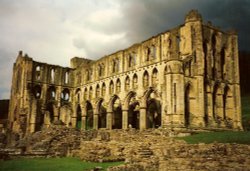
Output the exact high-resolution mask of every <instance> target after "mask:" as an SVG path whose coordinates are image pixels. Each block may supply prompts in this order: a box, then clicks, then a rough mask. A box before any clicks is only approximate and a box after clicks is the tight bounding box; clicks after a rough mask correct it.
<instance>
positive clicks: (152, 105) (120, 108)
mask: <svg viewBox="0 0 250 171" xmlns="http://www.w3.org/2000/svg"><path fill="white" fill-rule="evenodd" d="M148 91H149V92H148V93H145V94H146V95H145V98H144V99H143V100H142V101H141V100H138V99H137V96H136V93H135V92H129V93H128V95H127V97H126V99H125V102H124V103H122V101H121V99H120V97H119V96H118V95H113V96H112V97H111V99H110V100H109V103H108V105H106V104H105V103H104V100H103V99H102V98H100V99H99V100H98V102H97V103H91V101H86V102H85V106H84V107H83V108H82V107H81V106H80V104H77V107H76V113H77V121H76V127H77V128H79V129H80V128H85V129H93V128H95V129H99V128H109V129H122V128H128V127H132V128H135V129H139V128H141V127H145V128H158V127H160V126H161V103H160V101H159V100H158V99H157V98H155V95H154V94H155V92H154V91H152V90H148ZM144 101H145V102H144ZM95 115H97V116H95ZM143 115H144V116H143ZM143 117H145V118H146V119H145V123H143V122H142V118H143ZM95 120H97V123H96V126H95V125H94V123H95V122H96V121H95ZM82 124H84V125H82Z"/></svg>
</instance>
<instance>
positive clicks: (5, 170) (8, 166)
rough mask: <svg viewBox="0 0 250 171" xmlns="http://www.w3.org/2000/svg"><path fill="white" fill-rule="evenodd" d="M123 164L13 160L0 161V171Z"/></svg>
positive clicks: (75, 170) (77, 170)
mask: <svg viewBox="0 0 250 171" xmlns="http://www.w3.org/2000/svg"><path fill="white" fill-rule="evenodd" d="M122 163H123V162H109V163H93V162H83V161H81V160H80V159H78V158H70V157H67V158H66V157H65V158H34V159H27V158H20V159H15V160H8V161H0V171H57V170H59V171H83V170H88V169H91V168H94V167H95V166H101V167H102V168H104V169H107V168H108V167H109V166H115V165H119V164H122Z"/></svg>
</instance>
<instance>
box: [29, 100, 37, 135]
mask: <svg viewBox="0 0 250 171" xmlns="http://www.w3.org/2000/svg"><path fill="white" fill-rule="evenodd" d="M36 103H37V100H35V99H34V100H32V107H31V116H30V133H33V132H35V126H36V114H37V113H36V111H37V104H36Z"/></svg>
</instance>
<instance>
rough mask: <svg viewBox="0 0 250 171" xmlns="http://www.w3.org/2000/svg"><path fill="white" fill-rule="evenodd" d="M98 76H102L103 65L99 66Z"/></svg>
mask: <svg viewBox="0 0 250 171" xmlns="http://www.w3.org/2000/svg"><path fill="white" fill-rule="evenodd" d="M98 76H99V77H101V76H102V67H101V64H99V65H98Z"/></svg>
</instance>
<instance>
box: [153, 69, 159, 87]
mask: <svg viewBox="0 0 250 171" xmlns="http://www.w3.org/2000/svg"><path fill="white" fill-rule="evenodd" d="M157 75H158V71H157V69H156V68H154V70H153V74H152V84H153V86H154V87H155V86H156V85H157V81H158V80H157Z"/></svg>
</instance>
